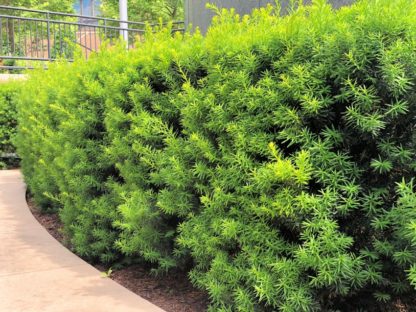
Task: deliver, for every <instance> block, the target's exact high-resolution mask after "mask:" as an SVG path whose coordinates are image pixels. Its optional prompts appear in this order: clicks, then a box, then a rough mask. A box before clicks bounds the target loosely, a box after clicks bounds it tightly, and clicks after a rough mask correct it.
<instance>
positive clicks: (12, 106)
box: [0, 82, 19, 169]
mask: <svg viewBox="0 0 416 312" xmlns="http://www.w3.org/2000/svg"><path fill="white" fill-rule="evenodd" d="M18 94H19V84H18V83H16V82H3V83H2V82H0V169H6V168H10V167H14V166H16V165H17V164H18V159H17V156H16V153H15V152H16V151H15V147H14V144H13V138H14V136H15V134H16V130H17V120H16V119H17V116H16V114H17V112H16V102H17V98H18Z"/></svg>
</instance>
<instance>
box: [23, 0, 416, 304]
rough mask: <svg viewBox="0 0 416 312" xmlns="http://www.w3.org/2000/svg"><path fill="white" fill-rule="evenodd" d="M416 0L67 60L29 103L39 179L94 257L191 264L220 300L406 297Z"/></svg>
mask: <svg viewBox="0 0 416 312" xmlns="http://www.w3.org/2000/svg"><path fill="white" fill-rule="evenodd" d="M415 14H416V1H409V0H378V1H376V0H367V1H361V2H359V3H358V4H356V5H354V6H351V7H346V8H343V9H341V10H340V11H332V9H331V7H330V6H329V5H326V4H325V2H324V1H314V4H313V5H312V6H311V7H303V6H301V7H300V8H299V9H297V10H295V11H294V12H293V13H292V14H291V15H290V16H287V17H279V13H278V12H273V11H272V9H271V8H268V9H261V10H258V11H256V12H255V13H254V14H253V16H252V17H250V18H249V17H244V18H242V19H240V18H239V17H237V16H235V15H234V14H232V13H230V12H228V11H223V12H221V16H220V17H219V18H217V20H216V23H215V25H214V26H213V28H212V29H211V30H210V32H209V33H208V35H207V37H206V38H202V37H201V36H200V35H198V34H196V35H194V36H191V35H189V34H186V35H184V36H181V35H176V36H175V37H174V38H172V37H171V34H170V31H169V29H167V30H164V31H162V32H161V33H159V34H156V35H154V34H150V33H149V34H148V35H147V38H146V42H145V43H144V44H143V45H141V46H139V47H138V49H137V50H136V51H132V52H125V51H123V50H122V49H117V48H112V49H107V50H105V51H103V52H102V53H100V54H99V55H96V56H94V57H92V58H91V59H90V60H89V61H88V62H85V61H82V60H78V61H77V62H75V64H74V65H68V64H59V63H58V64H55V65H52V66H51V68H50V70H48V71H47V72H41V73H35V74H34V75H33V76H32V78H31V79H30V80H29V81H28V83H27V84H26V88H25V92H24V94H23V95H22V99H21V101H20V104H19V122H20V129H19V130H20V131H19V135H18V140H17V142H18V152H19V155H20V156H21V157H22V159H23V170H24V173H25V176H26V181H27V183H28V185H29V187H30V189H31V191H32V193H33V194H34V196H35V199H36V201H37V202H38V203H40V204H41V205H42V206H43V207H44V208H49V207H59V212H60V215H61V217H62V220H63V222H64V224H65V230H66V233H67V235H68V236H69V237H70V238H71V241H72V244H73V246H74V248H75V250H76V251H77V252H78V253H79V254H80V255H82V256H84V257H86V258H89V259H92V260H99V261H102V262H107V263H115V262H118V263H124V264H128V263H132V262H138V261H146V262H149V263H152V265H153V267H154V269H155V271H157V272H169V270H170V269H173V268H181V269H190V277H191V279H192V281H193V282H194V283H195V284H196V285H197V286H199V287H201V288H202V289H206V290H207V291H208V293H209V296H210V299H211V303H212V304H211V307H210V310H211V311H284V312H289V311H293V312H298V311H332V310H337V309H338V310H341V311H354V310H355V309H357V308H360V309H361V310H363V309H364V310H366V309H367V310H370V311H371V310H373V311H381V309H382V307H387V309H390V310H392V309H393V306H392V305H390V304H392V303H393V302H394V301H395V300H396V299H398V298H401V299H404V298H409V297H411V296H414V294H415V291H414V289H415V287H416V209H415V205H416V193H415V191H414V182H413V178H414V176H415V169H416V162H415V156H414V155H415V152H416V145H415V144H416V138H415V135H414V129H415V126H416V120H415V117H414V116H415V114H416V102H415V99H416V94H415V91H414V86H415V83H416V54H415V52H414V51H415V49H416V41H415V39H414V38H415V35H416V20H415V19H414V16H415ZM362 299H363V300H362Z"/></svg>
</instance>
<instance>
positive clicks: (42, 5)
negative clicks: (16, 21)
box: [0, 0, 74, 14]
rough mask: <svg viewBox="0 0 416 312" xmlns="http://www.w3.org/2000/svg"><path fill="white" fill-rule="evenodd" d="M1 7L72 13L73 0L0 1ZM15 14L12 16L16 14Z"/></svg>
mask: <svg viewBox="0 0 416 312" xmlns="http://www.w3.org/2000/svg"><path fill="white" fill-rule="evenodd" d="M0 4H1V5H7V6H13V7H24V8H28V9H37V10H47V11H55V12H68V13H70V12H73V5H74V1H73V0H0ZM17 13H18V12H15V13H14V14H17Z"/></svg>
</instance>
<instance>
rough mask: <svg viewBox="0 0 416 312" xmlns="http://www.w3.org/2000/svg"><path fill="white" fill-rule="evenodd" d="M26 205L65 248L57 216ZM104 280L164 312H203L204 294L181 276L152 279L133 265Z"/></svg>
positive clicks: (144, 271) (102, 269)
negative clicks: (108, 279)
mask: <svg viewBox="0 0 416 312" xmlns="http://www.w3.org/2000/svg"><path fill="white" fill-rule="evenodd" d="M28 206H29V207H30V210H31V211H32V214H33V215H34V217H35V218H36V219H37V220H38V222H39V223H40V224H41V225H43V227H44V228H45V229H46V230H47V231H48V232H49V234H51V235H52V236H53V237H54V238H55V239H56V240H58V241H59V242H61V243H62V244H63V245H65V246H66V247H69V246H68V242H67V241H66V240H65V237H64V235H63V234H62V231H61V229H62V223H61V221H60V220H59V217H58V215H57V214H46V213H41V212H40V211H39V209H37V208H36V205H35V204H34V203H33V201H32V200H31V199H30V198H29V199H28ZM95 267H96V268H97V269H99V270H100V271H102V272H105V271H106V270H105V269H104V268H103V267H102V266H97V265H96V266H95ZM108 277H109V278H111V279H113V280H114V281H116V282H117V283H119V284H120V285H122V286H124V287H126V288H127V289H129V290H131V291H132V292H134V293H136V294H137V295H139V296H141V297H142V298H144V299H146V300H148V301H150V302H152V303H153V304H155V305H157V306H158V307H160V308H162V309H164V310H165V311H167V312H203V311H206V309H207V305H208V298H207V295H206V294H205V293H204V292H202V291H200V290H197V289H195V288H194V287H193V286H192V284H191V283H190V282H189V281H188V278H187V276H186V274H185V273H176V274H174V275H173V276H172V275H169V276H162V277H156V276H154V275H152V274H150V273H149V271H148V270H147V269H146V268H144V267H141V266H138V265H136V266H131V267H128V268H124V269H120V270H113V271H112V272H111V274H110V275H109V276H108Z"/></svg>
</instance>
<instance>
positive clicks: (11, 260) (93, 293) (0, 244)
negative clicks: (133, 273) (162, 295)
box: [0, 170, 163, 312]
mask: <svg viewBox="0 0 416 312" xmlns="http://www.w3.org/2000/svg"><path fill="white" fill-rule="evenodd" d="M0 311H2V312H3V311H4V312H6V311H7V312H20V311H21V312H63V311H65V312H84V311H85V312H107V311H108V312H119V311H120V312H130V311H136V312H163V310H162V309H160V308H158V307H156V306H155V305H153V304H151V303H150V302H148V301H146V300H144V299H143V298H141V297H139V296H137V295H135V294H134V293H132V292H130V291H129V290H127V289H125V288H124V287H122V286H120V285H118V284H117V283H116V282H114V281H112V280H111V279H109V278H103V277H101V273H100V272H99V271H98V270H96V269H95V268H94V267H92V266H91V265H89V264H88V263H86V262H84V261H83V260H82V259H80V258H78V257H77V256H75V255H74V254H73V253H71V252H70V251H69V250H67V249H66V248H65V247H63V246H62V245H61V244H60V243H59V242H58V241H56V240H55V239H54V238H53V237H52V236H50V235H49V233H48V232H47V231H46V230H45V229H44V228H43V227H42V226H41V225H40V224H39V223H38V222H37V220H36V219H35V218H34V217H33V216H32V214H31V212H30V210H29V208H28V206H27V204H26V200H25V185H24V183H23V179H22V176H21V174H20V172H19V171H18V170H9V171H0Z"/></svg>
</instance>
